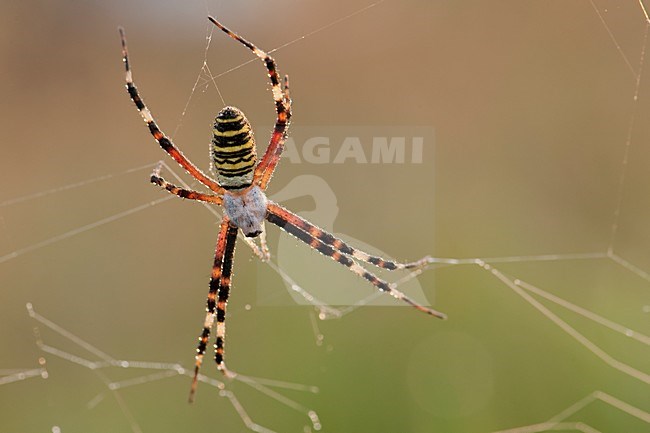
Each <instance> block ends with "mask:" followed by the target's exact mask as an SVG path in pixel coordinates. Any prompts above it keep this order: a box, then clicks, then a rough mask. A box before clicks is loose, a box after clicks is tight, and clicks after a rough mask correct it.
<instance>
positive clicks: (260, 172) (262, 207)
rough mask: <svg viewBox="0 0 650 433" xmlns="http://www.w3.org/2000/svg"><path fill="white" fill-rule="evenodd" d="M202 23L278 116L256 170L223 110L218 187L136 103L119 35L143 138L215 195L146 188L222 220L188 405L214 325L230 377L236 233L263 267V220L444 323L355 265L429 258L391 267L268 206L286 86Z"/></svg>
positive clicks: (218, 122)
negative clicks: (262, 87)
mask: <svg viewBox="0 0 650 433" xmlns="http://www.w3.org/2000/svg"><path fill="white" fill-rule="evenodd" d="M208 18H209V20H210V21H212V23H214V25H216V26H217V27H219V28H220V29H221V30H223V31H224V32H225V33H226V34H227V35H228V36H230V37H231V38H233V39H235V40H237V41H239V42H240V43H242V44H243V45H245V46H246V47H247V48H248V49H250V50H251V51H252V52H253V53H254V54H255V55H256V56H257V57H258V58H260V59H261V60H262V61H263V62H264V65H265V66H266V69H267V71H268V76H269V79H270V81H271V92H272V94H273V100H274V102H275V109H276V112H277V119H276V122H275V127H274V128H273V132H272V133H271V139H270V140H269V145H268V147H267V149H266V151H265V152H264V156H262V158H261V160H260V161H259V162H257V154H256V150H255V140H254V138H253V132H252V130H251V126H250V123H249V122H248V120H247V119H246V116H244V113H242V112H241V110H239V109H237V108H234V107H225V108H224V109H222V110H221V111H220V112H219V114H218V115H217V117H216V118H215V123H214V128H213V139H212V145H211V152H212V162H213V165H214V168H215V171H216V175H217V179H216V180H215V179H212V178H211V177H209V176H207V175H206V174H205V173H203V172H202V171H201V170H200V169H199V168H198V167H196V166H195V165H194V164H192V162H191V161H190V160H188V159H187V158H185V156H183V154H182V153H181V151H180V150H178V148H177V147H176V146H175V145H174V144H173V143H172V141H171V139H170V138H169V137H167V136H166V135H165V134H164V133H163V132H162V131H161V130H160V128H159V127H158V125H157V124H156V121H155V120H154V118H153V116H152V114H151V112H150V111H149V109H148V108H147V106H146V105H145V104H144V101H143V100H142V98H141V97H140V94H139V92H138V90H137V88H136V87H135V84H133V75H132V72H131V67H130V64H129V56H128V53H127V49H126V38H125V36H124V30H122V29H120V35H121V38H122V56H123V60H124V66H125V68H126V89H127V91H128V92H129V95H130V96H131V99H132V100H133V102H134V103H135V106H136V108H137V109H138V111H139V112H140V115H141V116H142V119H143V120H144V121H145V123H146V124H147V127H148V128H149V132H151V135H153V137H154V138H155V139H156V141H157V142H158V144H160V147H161V148H162V149H163V150H164V151H165V152H167V153H168V154H169V156H171V157H172V158H173V159H174V160H175V161H176V162H177V163H178V164H180V166H181V167H183V168H184V169H185V170H186V171H187V172H188V173H189V174H190V175H191V176H192V177H193V178H194V179H196V180H198V181H199V182H201V183H202V184H203V185H205V186H206V187H208V188H209V189H210V190H211V191H212V192H213V194H205V193H201V192H198V191H192V190H189V189H182V188H179V187H177V186H176V185H172V184H170V183H169V182H167V181H166V180H165V179H163V178H162V177H160V167H159V168H157V169H156V170H155V171H154V172H153V174H152V175H151V182H152V183H154V184H156V185H159V186H160V187H162V188H164V189H165V190H167V191H169V192H170V193H172V194H175V195H177V196H179V197H182V198H186V199H188V200H198V201H202V202H206V203H212V204H216V205H222V206H223V207H224V216H223V219H222V221H221V225H220V229H219V236H218V238H217V246H216V248H215V254H214V262H213V266H212V275H211V277H210V290H209V292H208V300H207V307H206V316H205V319H204V321H203V329H202V331H201V336H200V337H199V344H198V347H197V354H196V362H195V366H194V378H193V380H192V388H191V391H190V401H191V400H192V399H193V396H194V392H195V390H196V385H197V381H198V375H199V368H200V367H201V363H202V362H203V355H204V354H205V351H206V348H207V343H208V339H209V337H210V333H211V331H212V327H213V325H214V324H215V320H216V340H215V344H214V347H215V356H214V359H215V361H216V364H217V367H218V368H219V370H221V372H223V373H224V374H228V369H226V365H225V363H224V353H225V352H224V351H225V347H224V344H225V338H226V304H227V302H228V296H229V294H230V284H231V276H232V262H233V257H234V253H235V241H236V240H237V233H238V231H239V230H240V229H241V231H242V232H243V233H244V235H246V236H247V237H256V236H258V235H261V236H260V244H261V248H258V247H257V246H256V244H254V243H252V244H251V245H254V251H255V253H256V254H257V255H258V256H259V257H260V258H261V259H263V260H268V258H269V252H268V249H267V247H266V243H265V241H264V239H265V237H264V235H263V234H264V220H265V219H266V220H267V221H269V222H271V223H272V224H275V225H276V226H278V227H280V228H281V229H282V230H284V231H286V232H287V233H289V234H291V235H293V236H294V237H296V239H298V240H300V241H301V242H304V243H306V244H307V245H309V246H310V247H311V248H313V249H315V250H317V251H319V252H320V253H322V254H324V255H326V256H328V257H330V258H331V259H333V260H334V261H336V262H337V263H340V264H341V265H343V266H345V267H347V268H348V269H349V270H350V271H352V272H353V273H355V274H356V275H358V276H359V277H361V278H363V279H365V280H366V281H368V282H369V283H370V284H372V285H373V286H375V287H376V288H377V289H379V290H381V291H383V292H386V293H389V294H390V295H392V296H393V297H394V298H397V299H399V300H401V301H403V302H405V303H407V304H409V305H411V306H412V307H415V308H417V309H418V310H420V311H423V312H425V313H427V314H430V315H432V316H436V317H440V318H444V317H445V315H444V314H442V313H440V312H438V311H436V310H433V309H431V308H428V307H425V306H423V305H420V304H418V303H417V302H415V301H414V300H412V299H411V298H409V297H407V296H406V295H405V294H404V293H402V292H400V291H399V290H397V289H396V287H395V285H394V284H389V283H387V282H386V281H384V280H382V279H380V278H378V277H377V276H375V275H374V274H373V273H372V272H369V271H368V270H366V269H365V268H364V267H362V266H361V265H360V264H359V263H358V262H360V261H361V262H365V263H369V264H372V265H374V266H377V267H379V268H383V269H387V270H396V269H411V268H418V267H421V266H423V265H426V264H427V263H431V259H430V258H428V257H425V258H423V259H420V260H418V261H416V262H412V263H397V262H392V261H390V260H385V259H382V258H381V257H376V256H372V255H370V254H368V253H364V252H363V251H360V250H357V249H356V248H354V247H352V246H350V245H348V244H346V243H345V242H344V241H342V240H341V239H338V238H336V237H334V236H333V235H332V234H330V233H327V232H326V231H324V230H322V229H320V228H318V227H316V226H315V225H313V224H312V223H310V222H309V221H307V220H305V219H304V218H302V217H300V216H299V215H296V214H294V213H293V212H291V211H289V210H288V209H285V208H283V207H282V206H280V205H279V204H277V203H273V202H272V201H270V200H267V198H266V194H265V193H264V191H265V190H266V187H267V186H268V183H269V181H270V180H271V177H272V176H273V172H274V171H275V167H276V166H277V164H278V161H279V160H280V157H281V156H282V150H283V149H284V142H285V139H286V137H287V129H288V128H289V120H290V118H291V98H290V96H289V78H288V77H287V76H285V77H284V85H282V84H281V83H280V79H279V78H278V72H277V68H276V65H275V60H273V59H272V58H271V57H270V56H269V55H268V54H266V53H265V52H264V51H262V50H260V49H259V48H257V47H256V46H255V45H253V44H251V43H250V42H248V41H247V40H246V39H244V38H242V37H241V36H239V35H237V34H235V33H233V32H231V31H230V30H228V29H227V28H225V27H224V26H223V25H222V24H221V23H219V22H218V21H217V20H215V19H214V18H212V17H208ZM251 242H252V241H251Z"/></svg>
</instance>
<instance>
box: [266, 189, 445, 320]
mask: <svg viewBox="0 0 650 433" xmlns="http://www.w3.org/2000/svg"><path fill="white" fill-rule="evenodd" d="M268 210H269V212H268V214H267V216H266V219H267V220H268V221H269V222H271V223H273V224H275V225H277V226H278V227H280V228H281V229H282V230H284V231H286V232H287V233H289V234H291V235H293V236H294V237H296V238H297V239H299V240H301V241H302V242H304V243H306V244H307V245H309V246H310V247H311V248H313V249H315V250H316V251H318V252H319V253H321V254H323V255H325V256H327V257H329V258H331V259H332V260H334V261H336V262H338V263H340V264H342V265H343V266H346V267H347V268H348V269H349V270H350V271H352V272H354V273H355V274H357V275H358V276H360V277H361V278H364V279H366V280H367V281H369V282H370V284H372V285H373V286H375V287H376V288H378V289H379V290H381V291H383V292H387V293H388V294H390V295H391V296H393V297H394V298H396V299H399V300H401V301H403V302H406V303H407V304H409V305H410V306H412V307H414V308H416V309H418V310H420V311H422V312H424V313H427V314H429V315H431V316H435V317H438V318H440V319H446V318H447V316H446V315H445V314H444V313H441V312H439V311H436V310H434V309H432V308H429V307H425V306H424V305H421V304H419V303H417V302H416V301H414V300H413V299H411V298H409V297H408V296H406V295H405V294H404V293H403V292H401V291H399V290H397V288H396V286H395V284H389V283H387V282H386V281H384V280H382V279H381V278H379V277H377V276H376V275H375V274H373V273H371V272H368V271H367V270H366V269H364V268H363V267H362V266H360V265H359V264H358V263H357V262H356V261H355V260H354V259H353V258H351V257H349V256H352V257H354V258H356V257H355V256H354V255H353V251H357V250H354V249H352V248H351V247H349V246H347V244H342V245H346V246H347V248H349V249H350V251H349V252H346V251H347V250H346V251H343V250H339V247H341V245H339V244H338V243H336V241H337V240H338V241H339V242H341V243H342V242H343V241H340V240H339V239H337V238H335V237H334V236H333V235H332V234H330V233H327V232H326V231H324V230H322V229H318V228H317V227H316V229H318V230H319V232H318V235H316V234H314V233H312V231H310V230H309V227H315V226H314V225H313V224H310V223H308V222H307V221H306V220H304V219H302V218H300V217H298V216H297V215H295V214H293V213H291V212H289V211H288V210H286V209H284V208H283V207H281V206H279V205H277V204H275V203H271V202H269V204H268ZM302 222H304V223H305V224H308V226H309V227H307V226H304V225H302ZM303 227H304V228H303ZM330 241H331V242H332V243H331V244H330V243H328V242H330ZM346 254H348V255H346ZM364 254H365V253H364ZM369 257H372V256H369ZM377 259H379V260H382V261H383V262H381V263H382V264H385V263H393V262H388V261H385V260H383V259H381V258H377ZM423 260H424V259H423ZM369 263H371V262H369ZM414 263H418V262H414ZM373 264H375V265H376V266H380V265H379V264H378V263H373ZM393 265H396V264H395V263H393ZM402 266H404V265H403V264H402ZM382 267H383V266H382ZM385 268H386V269H389V268H388V267H385ZM393 269H397V268H393ZM401 269H403V268H401Z"/></svg>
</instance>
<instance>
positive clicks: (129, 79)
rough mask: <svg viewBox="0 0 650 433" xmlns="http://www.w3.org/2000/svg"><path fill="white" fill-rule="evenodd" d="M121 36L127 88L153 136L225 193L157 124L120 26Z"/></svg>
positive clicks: (185, 165)
mask: <svg viewBox="0 0 650 433" xmlns="http://www.w3.org/2000/svg"><path fill="white" fill-rule="evenodd" d="M120 38H121V39H122V58H123V60H124V68H125V69H126V90H127V91H128V92H129V95H130V96H131V100H132V101H133V103H134V104H135V106H136V108H137V109H138V111H139V112H140V115H141V116H142V119H143V120H144V121H145V123H146V124H147V127H148V128H149V132H151V135H153V138H155V139H156V141H157V142H158V144H160V147H162V149H163V150H164V151H165V152H167V153H168V154H169V155H170V156H171V157H172V158H173V159H174V160H175V161H176V162H177V163H178V164H180V166H181V167H183V168H184V169H185V170H186V171H187V172H188V173H189V174H190V175H191V176H192V177H193V178H194V179H196V180H198V181H199V182H201V183H202V184H203V185H205V186H207V187H208V188H210V189H211V190H212V191H214V192H216V193H217V194H223V192H224V190H223V188H221V186H220V185H219V184H218V183H217V181H215V180H214V179H211V178H210V177H208V176H207V175H206V174H204V173H203V172H202V171H201V170H200V169H199V168H198V167H196V166H195V165H194V164H192V163H191V162H190V161H189V160H188V159H187V158H185V156H184V155H183V153H181V151H180V150H178V148H177V147H176V146H175V145H174V143H172V141H171V139H170V138H169V137H167V136H166V135H165V134H164V133H163V132H162V131H161V130H160V128H159V127H158V125H157V124H156V122H155V120H154V118H153V116H152V114H151V111H149V108H147V106H146V105H145V103H144V101H143V100H142V97H140V94H139V93H138V89H137V88H136V87H135V84H134V83H133V72H132V71H131V64H130V63H129V54H128V51H127V48H126V36H125V34H124V29H122V28H121V27H120Z"/></svg>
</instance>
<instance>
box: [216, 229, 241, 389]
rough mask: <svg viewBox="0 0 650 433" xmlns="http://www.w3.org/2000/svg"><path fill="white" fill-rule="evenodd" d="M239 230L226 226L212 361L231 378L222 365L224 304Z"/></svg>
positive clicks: (224, 327) (224, 336)
mask: <svg viewBox="0 0 650 433" xmlns="http://www.w3.org/2000/svg"><path fill="white" fill-rule="evenodd" d="M238 230H239V229H238V228H237V227H236V226H234V225H232V224H231V225H229V226H228V233H227V237H226V248H225V252H224V255H223V265H222V268H221V280H220V283H219V293H218V296H217V332H216V334H217V335H216V337H217V338H216V341H215V344H214V361H215V362H216V363H217V368H218V369H219V371H221V372H222V373H223V374H224V375H225V376H231V373H230V372H229V371H228V369H227V368H226V364H225V363H224V354H225V352H224V351H225V347H224V345H225V340H226V304H227V303H228V296H229V295H230V284H231V277H232V262H233V258H234V256H235V243H236V241H237V231H238Z"/></svg>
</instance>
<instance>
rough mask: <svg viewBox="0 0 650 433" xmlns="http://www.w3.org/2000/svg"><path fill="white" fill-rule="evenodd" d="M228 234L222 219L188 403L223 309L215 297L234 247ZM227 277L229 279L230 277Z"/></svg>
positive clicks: (192, 399)
mask: <svg viewBox="0 0 650 433" xmlns="http://www.w3.org/2000/svg"><path fill="white" fill-rule="evenodd" d="M230 233H231V226H230V221H229V220H228V218H226V217H224V218H223V220H222V221H221V227H220V229H219V236H218V238H217V246H216V248H215V253H214V264H213V265H212V275H211V276H210V290H209V291H208V300H207V305H206V309H205V310H206V314H205V320H204V321H203V330H202V331H201V336H200V337H199V345H198V347H197V348H196V361H195V364H194V377H193V378H192V386H191V388H190V397H189V401H190V402H193V401H194V395H195V394H196V387H197V384H198V378H199V369H200V368H201V364H202V363H203V355H204V354H205V349H206V346H207V344H208V340H209V338H210V331H211V329H212V325H213V324H214V319H215V318H216V317H217V315H218V314H219V313H218V311H219V308H220V307H224V306H223V305H221V306H220V305H219V304H218V301H217V296H218V295H219V291H220V288H221V279H222V277H223V273H224V272H223V270H222V268H223V264H224V262H225V261H226V260H225V256H226V252H227V249H228V248H227V247H228V243H229V241H231V242H230V243H232V244H233V246H234V242H232V240H231V236H230ZM236 233H237V231H236V229H235V234H236ZM231 256H232V253H231ZM229 262H232V257H230V260H229ZM228 273H230V269H228ZM228 276H229V277H230V275H228ZM219 302H220V301H219ZM222 327H223V325H222ZM217 333H219V330H217Z"/></svg>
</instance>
